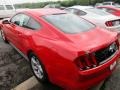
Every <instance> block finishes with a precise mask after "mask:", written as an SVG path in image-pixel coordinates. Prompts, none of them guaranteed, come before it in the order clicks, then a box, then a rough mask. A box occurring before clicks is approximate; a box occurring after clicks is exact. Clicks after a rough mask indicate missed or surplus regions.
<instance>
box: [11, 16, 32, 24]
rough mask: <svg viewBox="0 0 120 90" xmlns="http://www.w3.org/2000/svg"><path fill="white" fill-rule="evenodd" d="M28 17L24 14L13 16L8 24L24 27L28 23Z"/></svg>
mask: <svg viewBox="0 0 120 90" xmlns="http://www.w3.org/2000/svg"><path fill="white" fill-rule="evenodd" d="M29 19H30V17H29V16H27V15H24V14H17V15H16V16H14V17H13V18H12V19H11V20H10V22H12V23H14V24H16V25H19V26H24V25H26V24H27V23H28V21H29Z"/></svg>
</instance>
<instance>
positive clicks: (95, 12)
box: [86, 8, 110, 16]
mask: <svg viewBox="0 0 120 90" xmlns="http://www.w3.org/2000/svg"><path fill="white" fill-rule="evenodd" d="M86 10H87V11H89V12H92V13H94V14H98V15H102V16H103V15H110V14H109V13H107V12H105V11H102V10H100V9H97V8H89V9H86Z"/></svg>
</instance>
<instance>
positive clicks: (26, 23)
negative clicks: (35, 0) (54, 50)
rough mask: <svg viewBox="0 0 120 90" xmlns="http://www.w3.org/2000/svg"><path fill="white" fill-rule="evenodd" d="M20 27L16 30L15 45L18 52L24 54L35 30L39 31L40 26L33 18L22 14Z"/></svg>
mask: <svg viewBox="0 0 120 90" xmlns="http://www.w3.org/2000/svg"><path fill="white" fill-rule="evenodd" d="M20 22H21V25H20V27H18V28H17V29H16V31H17V33H18V34H17V35H16V38H17V40H16V43H17V47H18V48H19V50H20V51H21V52H22V53H23V54H25V53H26V51H27V49H28V48H29V47H30V46H31V45H32V43H31V41H32V35H33V34H34V33H35V30H39V29H40V27H41V25H40V24H39V22H37V21H36V20H35V19H34V18H32V17H30V16H28V15H26V14H22V18H21V21H20Z"/></svg>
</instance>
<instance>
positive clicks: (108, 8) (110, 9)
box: [97, 6, 120, 16]
mask: <svg viewBox="0 0 120 90" xmlns="http://www.w3.org/2000/svg"><path fill="white" fill-rule="evenodd" d="M97 8H100V9H106V11H107V12H109V13H111V14H113V15H115V16H120V8H116V7H113V6H98V7H97Z"/></svg>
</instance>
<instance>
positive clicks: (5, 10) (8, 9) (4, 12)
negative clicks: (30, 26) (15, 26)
mask: <svg viewBox="0 0 120 90" xmlns="http://www.w3.org/2000/svg"><path fill="white" fill-rule="evenodd" d="M15 12H16V11H15V7H14V6H13V5H0V19H3V18H7V17H11V16H12V15H14V14H15Z"/></svg>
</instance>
